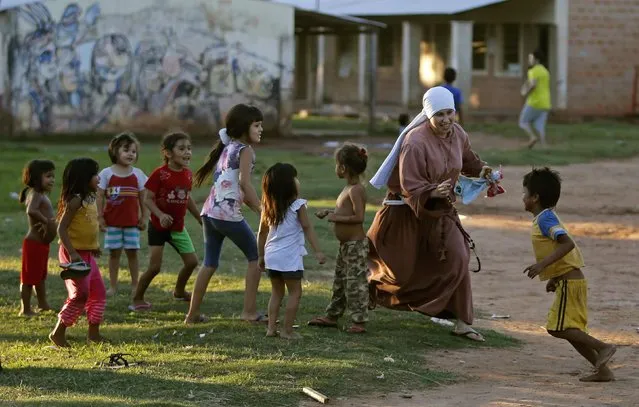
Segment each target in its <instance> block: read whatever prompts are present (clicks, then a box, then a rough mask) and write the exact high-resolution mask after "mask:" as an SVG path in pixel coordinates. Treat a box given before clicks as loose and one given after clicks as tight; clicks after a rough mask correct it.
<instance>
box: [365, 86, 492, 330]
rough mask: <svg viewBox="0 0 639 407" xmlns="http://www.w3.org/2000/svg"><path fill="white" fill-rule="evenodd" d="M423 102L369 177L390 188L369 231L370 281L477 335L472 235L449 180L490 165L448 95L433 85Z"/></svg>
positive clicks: (390, 301) (377, 292)
mask: <svg viewBox="0 0 639 407" xmlns="http://www.w3.org/2000/svg"><path fill="white" fill-rule="evenodd" d="M423 105H424V109H423V111H422V112H421V113H420V115H418V116H417V117H416V118H415V120H413V122H412V123H411V124H409V125H408V127H407V128H406V129H405V130H404V131H403V132H402V134H401V135H400V136H399V138H398V139H397V142H396V143H395V145H394V146H393V149H392V150H391V152H390V154H389V155H388V157H387V158H386V160H385V161H384V163H383V164H382V166H381V167H380V168H379V170H378V171H377V173H376V174H375V176H374V177H373V178H372V179H371V181H370V183H371V184H372V185H373V186H374V187H376V188H378V189H380V188H382V187H384V186H386V187H387V188H388V193H387V195H386V199H385V200H384V206H383V208H382V209H381V210H380V211H379V212H377V214H376V215H375V219H374V220H373V224H372V225H371V227H370V229H369V231H368V238H369V239H370V254H369V268H370V271H371V273H370V277H369V282H370V288H371V294H372V297H373V300H374V301H375V303H377V304H379V305H382V306H384V307H387V308H392V309H398V310H412V311H419V312H421V313H423V314H425V315H429V316H432V317H439V318H446V319H456V320H457V322H456V324H455V327H454V329H453V333H454V334H457V335H461V336H464V337H467V338H469V339H472V340H476V341H484V338H483V336H482V335H481V334H480V333H478V332H477V331H475V330H474V329H473V328H471V327H470V325H471V324H472V323H473V295H472V290H471V286H470V274H469V270H468V267H469V256H470V249H469V236H468V234H467V233H466V232H465V231H464V229H463V227H462V225H461V223H460V221H459V217H458V215H457V211H456V210H455V206H454V203H455V194H454V193H453V187H454V185H455V182H456V181H457V178H458V177H459V174H460V173H461V174H464V175H467V176H470V177H487V178H488V177H489V176H490V173H491V171H492V169H491V168H490V167H487V166H486V164H485V163H484V162H483V161H481V160H480V159H479V157H478V156H477V154H476V153H475V152H474V151H473V150H472V149H471V147H470V141H469V140H468V134H466V132H465V131H464V129H463V128H462V127H461V126H460V125H459V124H456V123H455V103H454V101H453V95H452V94H451V93H450V92H449V91H448V90H447V89H445V88H443V87H435V88H431V89H430V90H428V92H426V94H425V95H424V99H423Z"/></svg>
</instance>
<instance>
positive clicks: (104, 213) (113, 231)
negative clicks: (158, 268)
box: [97, 132, 148, 295]
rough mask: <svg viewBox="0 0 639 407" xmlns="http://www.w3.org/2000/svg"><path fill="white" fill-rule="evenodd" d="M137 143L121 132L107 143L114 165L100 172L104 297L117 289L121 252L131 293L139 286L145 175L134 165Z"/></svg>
mask: <svg viewBox="0 0 639 407" xmlns="http://www.w3.org/2000/svg"><path fill="white" fill-rule="evenodd" d="M139 150H140V143H139V142H138V140H137V139H136V138H135V136H134V135H133V134H132V133H128V132H127V133H121V134H118V135H117V136H115V137H113V139H112V140H111V142H110V143H109V158H110V159H111V162H112V163H113V165H111V166H110V167H107V168H105V169H103V170H102V171H100V174H99V177H100V182H99V184H98V200H97V204H98V221H99V222H100V229H101V230H102V231H103V232H105V233H104V248H105V249H106V250H109V279H110V283H111V288H109V290H108V291H107V295H113V294H115V293H116V292H117V290H118V272H119V270H120V256H121V255H122V249H124V251H125V253H126V257H127V259H128V260H129V272H130V273H131V291H132V292H135V288H136V286H137V285H138V250H140V231H141V230H144V229H146V222H147V218H148V210H147V208H146V207H145V206H144V194H145V192H144V184H145V183H146V180H147V176H146V175H145V174H144V172H142V170H140V169H139V168H136V167H134V166H133V164H135V163H136V162H137V161H138V151H139Z"/></svg>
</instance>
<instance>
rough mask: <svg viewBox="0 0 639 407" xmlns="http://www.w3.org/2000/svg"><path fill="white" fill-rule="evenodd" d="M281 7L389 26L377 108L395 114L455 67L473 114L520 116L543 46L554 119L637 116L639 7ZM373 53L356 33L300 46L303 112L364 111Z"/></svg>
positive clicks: (624, 1)
mask: <svg viewBox="0 0 639 407" xmlns="http://www.w3.org/2000/svg"><path fill="white" fill-rule="evenodd" d="M278 1H279V2H282V3H287V4H294V5H295V6H297V7H303V8H309V9H313V8H316V7H317V5H318V3H319V10H320V11H322V12H330V13H339V14H348V15H353V16H359V17H365V18H368V19H373V20H376V21H380V22H384V23H386V24H387V28H386V29H384V30H382V31H381V32H380V35H379V39H378V41H377V44H378V46H377V49H376V52H377V63H378V65H377V89H378V92H377V97H376V100H377V103H378V104H379V105H381V106H385V107H387V108H393V107H394V108H396V109H399V110H404V109H407V108H411V107H412V108H415V107H418V106H419V105H420V104H421V96H422V94H423V92H424V91H425V90H426V89H428V88H429V87H432V86H434V85H436V84H438V83H440V81H441V80H442V73H443V70H444V68H445V67H447V66H452V67H454V68H455V69H456V70H457V71H458V76H457V77H458V80H457V84H456V85H457V86H458V87H460V88H461V89H462V91H463V93H464V97H465V99H466V103H465V105H466V110H467V111H468V110H470V113H471V114H472V115H475V116H477V115H483V114H489V115H509V116H514V115H516V114H517V112H518V111H519V110H520V108H521V106H522V104H523V99H522V98H521V96H520V94H519V89H520V86H521V84H522V81H523V80H524V78H525V76H526V71H527V68H528V66H527V55H528V53H530V52H532V51H533V50H535V49H537V48H539V49H541V50H542V51H543V52H544V53H545V54H546V55H547V60H546V61H545V65H546V66H547V67H548V68H549V70H550V72H551V92H552V101H553V111H554V114H555V116H557V115H563V116H573V115H575V116H586V115H593V116H602V115H603V116H606V115H609V116H619V115H625V114H630V113H634V114H636V113H637V104H636V100H637V81H636V75H637V66H639V24H637V21H639V1H636V0H535V1H530V0H448V1H439V2H436V1H417V0H375V1H363V0H362V1H343V0H320V1H319V2H317V1H316V0H278ZM369 52H370V48H369V47H367V43H366V41H364V40H363V39H362V38H360V37H358V36H356V35H350V36H339V37H333V38H328V37H327V38H325V39H321V40H319V41H318V40H316V39H315V38H310V37H309V38H304V37H302V38H298V40H297V46H296V80H295V82H296V88H295V99H296V102H295V104H296V107H299V108H301V107H307V106H313V105H315V106H317V105H318V104H321V103H336V104H351V105H358V104H363V103H365V100H366V95H367V87H366V85H365V82H364V78H365V76H366V64H365V61H366V58H367V57H366V55H367V53H369ZM317 66H322V67H323V70H322V73H318V72H317V70H316V69H315V68H316V67H317Z"/></svg>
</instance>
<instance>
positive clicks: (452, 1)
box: [272, 0, 508, 16]
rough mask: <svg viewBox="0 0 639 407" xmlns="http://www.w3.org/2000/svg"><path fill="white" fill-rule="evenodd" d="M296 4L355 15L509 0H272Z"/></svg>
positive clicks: (440, 11) (427, 11)
mask: <svg viewBox="0 0 639 407" xmlns="http://www.w3.org/2000/svg"><path fill="white" fill-rule="evenodd" d="M272 1H274V2H276V3H284V4H290V5H293V6H296V7H300V8H305V9H309V10H315V9H316V6H317V3H319V11H320V12H325V13H334V14H348V15H352V16H398V15H450V14H457V13H462V12H464V11H468V10H472V9H476V8H480V7H485V6H489V5H491V4H497V3H503V2H505V1H508V0H319V2H318V1H316V0H272Z"/></svg>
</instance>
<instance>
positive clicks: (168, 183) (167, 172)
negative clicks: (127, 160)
mask: <svg viewBox="0 0 639 407" xmlns="http://www.w3.org/2000/svg"><path fill="white" fill-rule="evenodd" d="M192 178H193V176H192V174H191V170H189V169H188V168H184V169H182V170H181V171H173V170H172V169H170V168H169V166H168V165H166V164H165V165H163V166H161V167H159V168H156V169H155V170H154V171H153V173H151V176H150V177H149V180H148V181H147V182H146V184H145V185H144V186H145V188H146V189H147V190H149V191H151V192H153V194H154V195H155V204H156V205H157V207H158V208H159V209H160V210H161V211H162V212H164V213H166V214H167V215H171V216H172V217H173V224H172V225H171V226H170V227H169V228H164V227H162V225H161V224H160V219H158V217H157V216H155V214H153V213H152V214H151V224H153V227H154V228H155V229H156V230H171V231H175V232H181V231H182V230H183V229H184V216H185V215H186V209H187V206H188V203H189V194H190V191H191V186H192V184H193V182H192V181H193V180H192Z"/></svg>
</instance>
